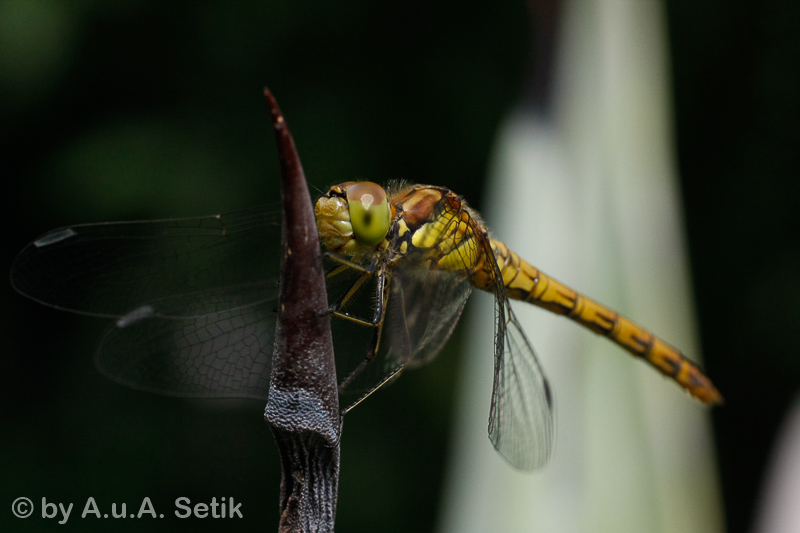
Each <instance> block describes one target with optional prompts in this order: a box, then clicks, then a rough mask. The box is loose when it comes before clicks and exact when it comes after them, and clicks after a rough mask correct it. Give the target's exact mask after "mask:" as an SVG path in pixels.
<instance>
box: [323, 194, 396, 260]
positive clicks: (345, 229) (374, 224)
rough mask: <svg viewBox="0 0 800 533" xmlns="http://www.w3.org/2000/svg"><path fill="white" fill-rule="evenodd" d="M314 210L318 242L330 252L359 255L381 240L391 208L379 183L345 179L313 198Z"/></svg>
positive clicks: (370, 249) (390, 214)
mask: <svg viewBox="0 0 800 533" xmlns="http://www.w3.org/2000/svg"><path fill="white" fill-rule="evenodd" d="M314 214H315V215H316V217H317V229H318V230H319V235H320V237H321V238H322V243H323V244H324V245H325V247H326V248H327V249H328V250H329V251H330V252H332V253H338V254H341V255H345V256H349V257H360V256H362V255H364V254H367V253H371V252H374V251H375V249H376V247H377V246H378V245H379V244H382V243H384V241H385V239H386V235H387V234H388V233H389V226H390V224H391V222H392V215H393V212H392V209H391V208H390V206H389V199H388V196H387V195H386V191H385V190H384V189H383V187H381V186H380V185H378V184H377V183H372V182H369V181H364V182H359V183H357V182H353V181H349V182H345V183H341V184H339V185H335V186H333V187H331V188H330V190H329V191H328V193H327V194H326V195H325V196H323V197H321V198H320V199H319V200H317V204H316V206H315V208H314Z"/></svg>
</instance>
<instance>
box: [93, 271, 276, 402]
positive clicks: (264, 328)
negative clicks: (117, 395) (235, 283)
mask: <svg viewBox="0 0 800 533" xmlns="http://www.w3.org/2000/svg"><path fill="white" fill-rule="evenodd" d="M277 292H278V289H277V286H275V285H274V284H272V283H258V284H251V285H244V286H239V287H236V288H226V289H223V290H220V291H217V293H216V294H215V293H214V292H210V293H209V292H206V293H204V294H203V298H200V299H197V300H195V299H194V298H185V297H178V298H171V299H165V300H161V301H158V302H154V303H152V304H146V305H144V306H141V307H139V308H136V309H134V310H133V311H131V312H130V313H128V314H126V315H124V316H123V317H121V318H119V319H118V320H117V321H116V323H115V324H114V325H113V326H111V327H110V328H109V330H108V331H107V332H106V334H105V336H104V337H103V340H102V342H101V344H100V347H99V348H98V350H97V354H96V356H95V363H96V365H97V368H98V369H99V370H100V371H101V372H102V373H103V374H105V375H106V376H108V377H110V378H112V379H114V380H115V381H118V382H120V383H122V384H124V385H127V386H130V387H133V388H136V389H140V390H145V391H148V392H155V393H159V394H167V395H171V396H184V397H205V398H221V397H238V398H261V399H266V398H267V395H268V392H269V379H270V361H271V358H272V341H273V337H274V334H275V316H276V315H275V312H274V307H275V305H276V304H277V296H278V294H277ZM252 294H260V296H261V301H260V302H256V303H253V297H252ZM209 297H210V298H209ZM193 300H194V301H193ZM223 300H224V305H219V304H221V303H223ZM214 307H219V308H222V309H224V310H222V311H211V312H208V310H209V309H211V308H214ZM173 308H177V309H180V310H181V311H182V312H183V313H184V314H187V315H193V316H194V318H184V319H178V318H164V316H163V313H165V314H166V315H167V316H168V315H170V314H172V313H171V310H172V309H173ZM193 310H194V311H193Z"/></svg>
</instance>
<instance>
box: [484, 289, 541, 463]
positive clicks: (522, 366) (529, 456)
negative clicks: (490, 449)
mask: <svg viewBox="0 0 800 533" xmlns="http://www.w3.org/2000/svg"><path fill="white" fill-rule="evenodd" d="M496 305H497V308H498V309H501V310H502V312H498V313H497V323H496V325H495V328H496V330H495V341H496V346H495V368H494V387H493V389H492V403H491V409H490V412H489V439H491V441H492V444H494V447H495V448H496V449H497V451H498V452H500V455H502V456H503V457H504V458H505V459H506V460H507V461H508V462H509V463H511V465H513V466H515V467H517V468H521V469H523V470H531V469H534V468H538V467H540V466H542V465H544V464H545V463H546V462H547V460H548V459H549V458H550V453H551V452H552V448H553V397H552V394H551V392H550V385H549V384H548V383H547V379H546V378H545V376H544V373H543V372H542V368H541V366H540V365H539V361H538V360H537V358H536V354H535V353H534V351H533V347H532V346H531V344H530V342H528V339H527V338H526V337H525V333H524V332H523V331H522V328H521V326H520V325H519V323H518V322H517V319H516V317H515V316H514V313H513V311H512V310H511V307H509V306H508V302H507V301H506V302H501V301H500V300H499V299H498V301H497V304H496ZM501 324H505V325H504V326H502V327H501Z"/></svg>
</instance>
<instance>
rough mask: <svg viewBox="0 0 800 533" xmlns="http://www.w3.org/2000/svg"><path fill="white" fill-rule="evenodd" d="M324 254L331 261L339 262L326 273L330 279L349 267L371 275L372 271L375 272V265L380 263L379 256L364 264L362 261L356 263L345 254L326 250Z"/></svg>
mask: <svg viewBox="0 0 800 533" xmlns="http://www.w3.org/2000/svg"><path fill="white" fill-rule="evenodd" d="M322 256H323V257H324V258H325V259H330V260H331V261H334V262H336V263H338V264H337V265H334V267H333V268H331V269H330V270H328V271H327V272H326V273H325V277H326V278H328V279H330V278H332V277H333V276H335V275H337V274H341V273H342V272H344V271H345V270H347V269H353V270H357V271H358V272H364V273H367V274H369V275H372V273H373V272H375V266H376V265H377V264H378V258H377V257H375V258H373V259H372V261H370V262H369V264H366V265H362V264H361V263H356V262H354V261H351V260H349V259H348V258H346V257H344V256H341V255H337V254H332V253H330V252H325V253H324V254H322Z"/></svg>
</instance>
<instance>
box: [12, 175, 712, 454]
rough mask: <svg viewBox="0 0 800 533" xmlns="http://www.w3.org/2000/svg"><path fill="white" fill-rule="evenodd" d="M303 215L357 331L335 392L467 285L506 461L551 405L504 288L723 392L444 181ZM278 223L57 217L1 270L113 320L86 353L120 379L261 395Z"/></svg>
mask: <svg viewBox="0 0 800 533" xmlns="http://www.w3.org/2000/svg"><path fill="white" fill-rule="evenodd" d="M315 213H316V216H317V226H318V230H319V233H320V237H321V240H322V243H323V245H324V246H325V247H326V248H327V250H328V252H329V253H328V254H327V255H328V257H329V259H331V260H332V261H333V263H334V267H333V268H332V270H330V271H329V276H331V277H333V276H335V275H337V274H339V273H342V272H345V271H349V273H350V274H352V275H353V277H354V281H352V283H351V284H350V285H349V287H347V288H346V289H345V290H344V291H343V293H341V294H340V295H337V294H333V295H332V296H334V297H337V296H338V298H337V299H336V300H334V302H333V304H332V305H331V310H332V311H333V312H334V314H335V315H337V316H339V317H341V318H343V319H347V320H350V321H352V322H356V323H358V324H361V325H363V326H366V327H367V328H371V331H372V336H371V340H370V341H369V347H368V349H367V352H366V356H365V357H364V359H363V361H362V362H361V363H360V364H359V365H358V366H356V368H355V369H353V370H352V372H351V373H350V374H349V375H348V376H347V377H346V378H345V379H344V380H343V381H342V383H341V385H340V390H343V389H347V388H348V387H350V386H351V385H352V384H353V383H354V382H357V384H358V385H359V386H362V387H363V388H364V389H365V390H366V394H369V393H371V392H372V391H374V390H376V389H377V388H379V387H380V386H381V385H382V384H383V383H385V382H386V381H388V379H390V378H391V377H392V376H394V375H396V374H397V373H399V372H400V371H402V370H403V369H404V368H408V367H412V366H418V365H421V364H424V363H427V362H429V361H430V360H432V359H433V358H434V357H436V355H437V354H438V353H439V352H440V351H441V349H442V347H443V346H444V344H445V343H446V342H447V340H448V339H449V337H450V335H451V334H452V332H453V330H454V328H455V325H456V324H457V322H458V320H459V317H460V316H461V313H462V311H463V309H464V305H465V303H466V301H467V298H468V297H469V295H470V293H471V291H472V289H473V288H477V289H480V290H484V291H487V292H490V293H492V294H493V295H494V297H495V347H494V385H493V391H492V397H491V404H490V414H489V437H490V439H491V441H492V443H493V444H494V446H495V448H497V450H498V451H499V452H500V453H501V454H502V455H503V457H505V458H506V459H507V460H508V461H509V462H510V463H511V464H512V465H514V466H516V467H519V468H523V469H530V468H535V467H537V466H540V465H542V464H544V463H545V462H546V461H547V459H548V457H549V456H550V452H551V450H552V442H553V413H552V395H551V392H550V386H549V384H548V382H547V379H546V378H545V376H544V372H543V371H542V368H541V366H540V365H539V362H538V359H537V357H536V354H535V352H534V350H533V347H532V346H531V343H530V342H529V341H528V339H527V337H526V336H525V333H524V331H523V329H522V327H521V325H520V324H519V322H518V321H517V319H516V317H515V315H514V312H513V310H512V308H511V305H510V299H514V300H521V301H525V302H528V303H532V304H534V305H537V306H540V307H542V308H544V309H547V310H548V311H551V312H554V313H558V314H562V315H565V316H567V317H569V318H570V319H572V320H574V321H576V322H578V323H579V324H581V325H582V326H584V327H586V328H589V329H591V330H592V331H594V332H595V333H598V334H600V335H603V336H606V337H608V338H609V339H610V340H612V341H613V342H615V343H616V344H618V345H619V346H621V347H622V348H624V349H626V350H627V351H629V352H630V353H632V354H633V355H635V356H637V357H640V358H642V359H643V360H644V361H646V362H647V363H649V364H650V365H652V366H653V367H654V368H656V369H657V370H658V371H659V372H661V373H662V374H664V375H666V376H667V377H669V378H670V379H672V380H673V381H675V382H676V383H677V384H678V385H680V386H681V387H683V388H684V389H685V390H687V391H688V392H689V393H690V394H692V395H693V396H695V397H696V398H698V399H699V400H701V401H702V402H704V403H708V404H715V403H721V402H722V397H721V395H720V394H719V392H718V391H717V390H716V388H715V387H714V386H713V384H712V383H711V381H710V380H709V379H708V378H707V377H706V376H705V375H704V374H703V373H702V372H701V371H700V369H699V368H698V367H697V366H696V365H695V364H694V363H692V362H691V361H689V360H687V359H686V358H684V357H683V355H682V354H681V353H680V352H679V351H678V350H677V349H675V348H673V347H672V346H670V345H669V344H667V343H665V342H664V341H662V340H661V339H659V338H658V337H656V336H655V335H653V334H652V333H651V332H649V331H648V330H646V329H644V328H642V327H641V326H639V325H637V324H635V323H634V322H632V321H631V320H629V319H627V318H625V317H623V316H621V315H619V314H617V313H616V312H614V311H612V310H611V309H609V308H607V307H605V306H603V305H601V304H599V303H597V302H594V301H592V300H590V299H589V298H587V297H585V296H583V295H582V294H580V293H578V292H577V291H574V290H573V289H570V288H569V287H567V286H565V285H563V284H561V283H559V282H558V281H556V280H555V279H553V278H551V277H549V276H547V275H546V274H544V273H542V272H541V271H539V270H538V269H536V268H534V267H533V266H531V265H530V264H528V263H527V262H525V261H524V260H523V259H521V258H520V257H519V256H518V255H517V254H516V253H514V252H513V251H511V250H509V249H508V247H507V246H506V245H505V244H503V243H502V242H500V241H496V240H493V239H491V238H490V237H489V234H488V231H487V229H486V228H485V226H484V225H483V223H482V222H481V221H480V218H479V217H478V216H477V214H476V213H475V212H474V211H473V210H472V209H471V208H470V207H469V206H467V204H466V202H464V200H463V199H462V198H461V197H460V196H458V195H457V194H455V193H454V192H452V191H450V190H448V189H446V188H444V187H435V186H427V185H408V186H402V185H401V186H397V187H394V188H390V189H389V190H388V191H386V190H384V189H383V188H382V187H380V186H379V185H377V184H375V183H370V182H361V183H356V182H346V183H342V184H339V185H336V186H334V187H331V189H330V190H329V191H328V193H327V194H325V195H324V196H323V197H322V198H320V199H319V200H318V202H317V204H316V208H315ZM279 221H280V214H279V213H278V212H276V211H274V210H270V209H267V210H264V209H252V210H247V211H242V212H239V213H231V214H227V215H213V216H208V217H197V218H189V219H174V220H157V221H148V222H120V223H105V224H90V225H80V226H72V227H70V228H61V229H58V230H54V231H51V232H48V233H46V234H45V235H43V236H41V237H40V238H38V239H37V240H35V241H34V242H32V243H31V244H30V245H28V246H27V247H26V248H25V249H24V250H23V251H22V252H21V253H20V255H19V256H18V257H17V259H16V261H15V263H14V266H13V267H12V273H11V279H12V283H13V285H14V287H15V288H16V289H17V290H18V291H19V292H21V293H22V294H24V295H26V296H28V297H30V298H33V299H34V300H37V301H39V302H41V303H44V304H46V305H50V306H53V307H57V308H59V309H63V310H67V311H73V312H78V313H84V314H90V315H95V316H105V317H113V318H116V319H117V320H116V322H115V323H114V325H112V326H111V327H110V328H109V330H108V332H107V334H106V335H105V337H104V338H103V340H102V342H101V345H100V347H99V349H98V352H97V355H96V363H97V366H98V368H99V369H100V370H101V371H102V372H103V373H105V374H106V375H108V376H110V377H112V378H114V379H115V380H117V381H119V382H121V383H123V384H126V385H130V386H132V387H135V388H138V389H143V390H147V391H150V392H156V393H162V394H169V395H174V396H185V397H248V398H266V396H267V394H268V390H269V366H270V358H271V354H272V336H273V335H274V331H275V315H274V312H273V309H274V308H275V305H276V299H277V293H278V283H277V280H276V279H275V278H274V277H273V276H276V275H277V273H278V271H279V264H278V261H277V259H278V257H279V254H278V253H276V252H275V247H276V246H277V244H278V243H279V242H280V237H279V234H280V227H279ZM265 244H272V245H273V246H274V247H273V249H272V251H270V250H269V248H268V246H265ZM367 282H371V283H372V285H373V286H374V293H373V294H371V295H369V296H370V297H371V306H370V308H371V312H372V316H371V317H360V316H353V315H350V314H348V313H347V312H346V311H345V306H346V304H347V303H348V302H349V301H350V300H351V299H352V298H354V295H355V294H356V293H357V292H358V289H359V288H360V287H362V286H366V285H368V284H367ZM487 355H488V354H487ZM365 369H368V370H370V369H371V374H370V373H369V372H365ZM368 374H369V375H368ZM365 375H367V379H366V380H364V379H363V378H364V376H365ZM362 381H363V382H362ZM363 397H364V396H362V397H361V399H363ZM358 401H360V399H359V400H357V401H356V403H358ZM353 405H354V404H352V405H351V407H349V408H347V409H346V410H345V411H347V410H349V409H350V408H352V406H353Z"/></svg>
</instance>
